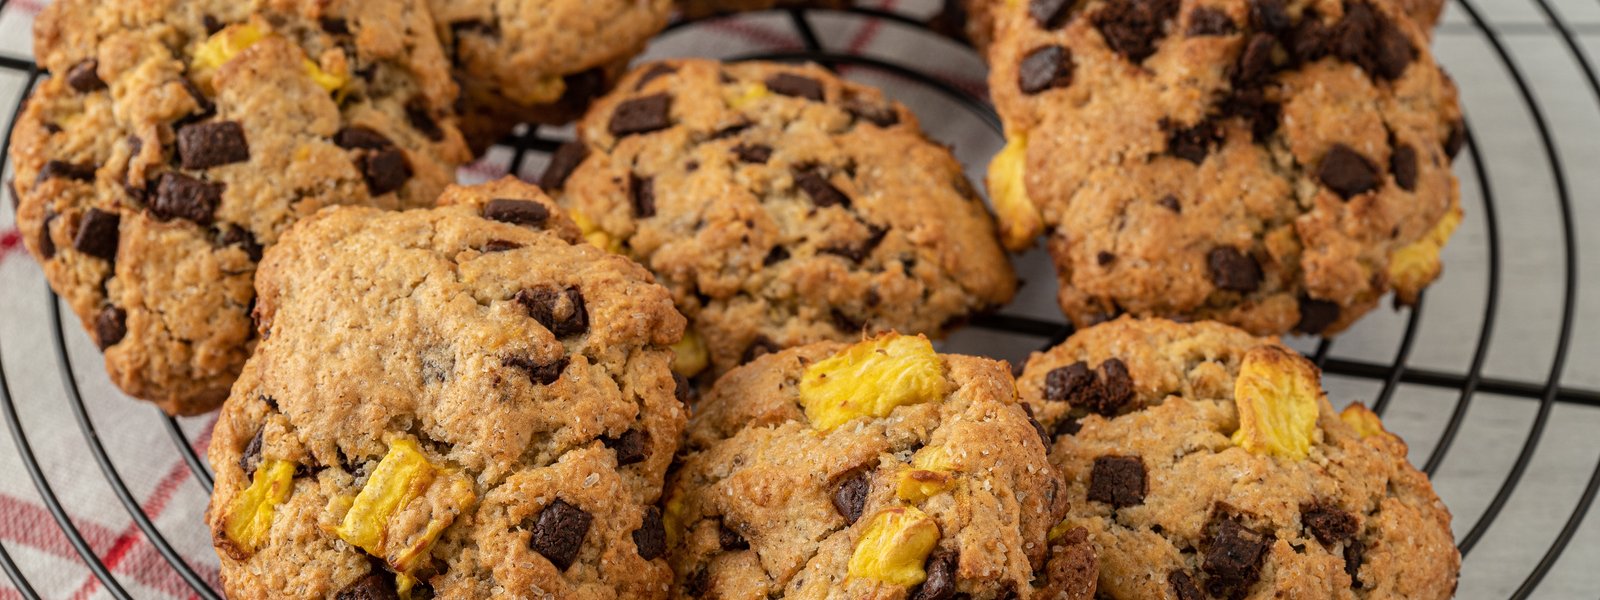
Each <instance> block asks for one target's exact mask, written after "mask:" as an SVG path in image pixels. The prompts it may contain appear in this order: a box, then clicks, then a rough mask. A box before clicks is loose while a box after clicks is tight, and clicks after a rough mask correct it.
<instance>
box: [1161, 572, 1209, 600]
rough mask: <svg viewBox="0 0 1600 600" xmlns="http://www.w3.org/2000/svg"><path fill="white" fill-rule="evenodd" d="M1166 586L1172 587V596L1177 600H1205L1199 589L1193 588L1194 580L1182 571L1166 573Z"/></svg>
mask: <svg viewBox="0 0 1600 600" xmlns="http://www.w3.org/2000/svg"><path fill="white" fill-rule="evenodd" d="M1167 584H1168V585H1171V586H1172V595H1173V596H1176V597H1177V600H1206V597H1205V596H1202V595H1200V588H1197V587H1195V585H1194V578H1192V577H1190V576H1189V574H1188V573H1186V572H1184V571H1182V570H1177V571H1173V572H1171V573H1168V574H1167Z"/></svg>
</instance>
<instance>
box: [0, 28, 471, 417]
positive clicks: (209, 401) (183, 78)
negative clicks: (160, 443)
mask: <svg viewBox="0 0 1600 600" xmlns="http://www.w3.org/2000/svg"><path fill="white" fill-rule="evenodd" d="M258 4H260V6H259V7H253V6H252V5H251V4H250V3H243V2H222V1H218V0H207V1H194V2H174V1H172V0H166V1H162V0H115V1H110V2H91V1H88V0H62V1H60V2H56V3H54V4H52V5H50V6H49V7H48V8H47V9H45V11H44V12H43V13H42V14H40V16H39V19H38V21H37V23H35V40H34V41H35V50H34V51H35V53H36V55H37V56H38V57H39V60H40V64H41V65H42V66H43V67H45V68H47V69H49V70H50V71H51V72H52V73H53V74H54V76H53V77H51V78H50V79H48V80H46V81H45V82H44V83H42V84H41V85H40V86H39V87H38V88H37V89H36V90H34V93H33V96H32V97H31V98H30V99H29V101H28V106H27V109H26V110H25V111H24V112H23V113H22V115H21V116H20V117H19V118H18V121H17V125H16V129H15V132H14V133H15V137H14V138H13V141H12V145H11V151H12V156H13V157H14V159H15V166H16V192H17V194H18V196H19V197H20V200H21V204H20V207H19V210H18V226H19V227H20V229H21V231H22V234H23V237H24V239H25V240H26V242H27V246H28V249H29V250H30V251H31V252H32V253H33V255H34V257H36V258H37V259H38V260H39V262H40V263H41V265H42V266H43V269H44V272H45V275H46V277H47V278H48V279H49V281H50V285H51V287H52V288H53V289H55V291H56V292H57V293H58V294H60V295H61V296H62V297H63V298H64V299H65V300H66V301H67V304H68V305H69V306H71V307H72V310H73V311H74V312H75V313H77V315H78V317H79V318H80V319H81V320H82V321H83V325H84V327H85V328H86V329H88V330H89V331H90V332H91V333H92V334H93V335H94V338H95V340H96V341H97V342H98V343H99V345H100V346H101V347H102V348H103V349H104V350H105V358H106V369H107V371H109V373H110V375H111V380H112V381H113V382H115V383H116V384H117V386H118V387H121V388H122V389H123V390H124V391H126V392H127V393H128V394H130V395H132V396H135V397H138V398H143V399H146V400H150V401H153V402H155V403H157V404H159V405H160V406H161V408H162V409H163V410H166V411H167V412H169V413H174V414H196V413H201V412H205V411H209V410H212V409H214V408H216V407H217V405H218V404H220V403H221V402H222V400H223V398H225V397H226V396H227V394H228V386H229V385H230V384H231V383H233V380H234V377H236V376H237V375H238V373H239V369H240V368H241V367H242V366H243V365H244V361H245V358H246V357H247V356H249V352H250V348H251V346H252V345H253V343H254V342H253V340H252V336H251V332H250V329H251V327H250V316H249V312H250V306H251V304H252V302H253V301H254V293H253V292H252V290H251V287H250V286H251V278H252V277H253V275H254V273H255V268H256V261H258V260H260V258H261V251H262V248H263V247H267V246H271V245H272V244H273V243H275V242H276V241H277V239H278V236H279V235H280V234H282V233H283V231H284V230H285V229H287V228H288V227H289V226H290V225H292V224H293V223H294V222H295V220H297V219H299V218H301V217H305V216H308V215H311V214H312V213H315V212H316V211H317V210H318V209H320V208H322V207H325V206H330V205H335V204H356V205H366V206H376V207H382V208H402V207H413V206H426V205H430V204H431V203H432V202H433V200H434V198H435V197H437V196H438V194H439V192H440V190H442V189H443V188H444V186H445V185H446V184H448V183H449V182H450V181H451V180H452V179H453V177H454V175H455V167H456V165H458V164H460V163H461V162H462V161H465V160H466V159H467V158H468V156H467V150H466V147H465V145H464V144H463V143H462V139H461V134H460V133H459V132H458V131H457V130H456V127H455V124H454V119H453V117H451V116H450V114H451V112H450V110H451V109H450V106H451V104H452V103H453V102H454V101H455V98H456V86H455V84H454V83H452V82H451V81H450V76H449V72H448V64H447V63H446V62H445V60H444V56H443V53H442V52H441V51H440V49H439V45H438V43H437V41H436V40H435V39H434V38H433V35H432V30H433V22H432V20H431V18H430V17H429V16H428V12H427V10H426V8H425V7H423V6H421V5H420V4H418V3H417V2H412V1H410V0H381V1H378V2H349V1H343V0H339V1H327V0H316V1H312V0H304V1H282V2H274V3H271V4H267V3H258Z"/></svg>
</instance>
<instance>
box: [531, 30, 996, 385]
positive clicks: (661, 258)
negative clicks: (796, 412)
mask: <svg viewBox="0 0 1600 600" xmlns="http://www.w3.org/2000/svg"><path fill="white" fill-rule="evenodd" d="M579 138H580V141H579V142H577V143H574V144H570V145H568V146H567V147H564V148H563V149H562V150H561V151H559V152H557V153H556V156H555V159H554V161H553V163H552V165H551V167H550V169H549V170H548V171H547V172H546V173H545V176H544V178H543V181H542V183H543V185H544V187H545V188H546V189H557V188H559V189H560V194H559V196H558V201H560V202H561V204H562V206H564V207H566V208H568V209H569V210H570V211H571V212H572V214H573V215H574V217H575V218H577V219H578V220H579V224H580V225H581V226H583V227H584V230H585V233H586V235H588V236H589V238H590V239H591V241H593V242H594V243H596V244H598V245H600V246H602V247H606V248H608V249H611V250H613V251H617V252H620V253H623V254H625V255H627V256H629V257H631V258H633V259H635V260H638V261H639V262H640V263H641V264H643V265H645V266H646V267H648V268H649V269H650V270H651V271H652V272H654V273H655V274H656V277H658V278H659V279H660V280H661V282H662V284H663V285H666V286H667V288H668V289H671V290H672V291H673V295H674V298H675V299H676V301H677V303H678V308H679V310H681V311H683V313H684V314H685V315H686V316H688V317H689V319H690V322H691V323H692V324H693V328H694V329H695V331H696V333H697V337H698V338H699V339H701V340H703V342H704V345H705V349H706V351H707V352H708V354H709V362H710V365H711V372H713V373H721V372H725V371H726V370H727V369H729V368H731V367H733V366H735V365H738V364H740V363H743V362H746V361H748V360H749V359H750V358H753V357H754V356H757V355H759V354H760V353H762V352H767V351H770V350H775V349H779V348H785V347H790V346H795V345H800V344H805V343H810V342H816V341H822V340H838V341H847V340H852V339H859V338H860V336H861V333H862V331H863V330H864V329H865V330H874V331H877V330H891V329H893V330H898V331H903V332H921V333H928V334H930V335H933V334H938V333H940V332H942V331H944V330H945V329H946V328H948V327H951V326H953V325H954V324H955V323H957V322H959V321H960V320H961V319H963V318H965V317H966V316H968V315H970V314H973V313H976V312H979V311H983V310H987V309H989V308H992V307H995V306H999V305H1001V304H1004V303H1005V302H1007V301H1009V300H1010V299H1011V297H1012V295H1013V293H1014V292H1015V289H1016V280H1015V276H1014V275H1013V273H1012V270H1011V265H1010V262H1009V261H1008V260H1007V257H1006V256H1005V254H1004V252H1003V251H1002V250H1001V247H1000V245H999V242H998V241H997V239H996V237H995V230H994V223H993V221H992V219H991V218H990V216H989V213H988V211H987V209H986V208H985V206H984V204H983V202H982V201H981V200H980V199H979V198H978V197H977V195H976V194H975V193H974V192H973V190H972V188H971V186H970V185H969V184H968V182H967V180H966V178H965V176H964V175H963V174H962V171H961V166H960V165H959V164H958V163H957V162H956V160H955V158H954V157H953V156H952V155H951V154H950V151H949V150H948V149H946V148H944V147H942V146H939V145H937V144H935V143H933V142H931V141H929V140H928V139H927V138H926V137H924V135H923V134H922V132H921V131H920V129H919V128H918V125H917V121H916V118H915V117H914V116H913V115H912V114H911V112H910V111H909V110H907V109H906V108H905V107H903V106H901V105H899V104H897V103H894V102H891V101H889V100H887V99H885V98H884V97H883V96H882V94H881V93H880V92H878V91H877V90H874V89H871V88H868V87H866V86H862V85H858V84H853V83H848V82H845V81H842V80H840V79H838V78H837V77H835V76H833V75H832V74H830V73H828V72H826V71H824V70H822V69H821V68H818V67H815V66H782V65H774V64H769V63H742V64H727V65H724V64H721V63H717V62H714V61H704V60H685V61H669V62H662V63H655V64H649V65H644V66H641V67H640V68H639V69H637V70H635V71H634V72H633V73H631V74H629V75H628V76H627V77H625V78H624V79H623V81H622V83H621V85H620V86H619V87H618V91H616V92H615V93H613V94H611V95H610V96H607V97H606V98H604V99H602V100H601V101H600V102H598V103H597V104H596V105H595V108H594V109H593V110H592V111H591V112H590V114H589V115H587V116H586V117H585V118H584V120H583V121H582V122H581V124H580V134H579Z"/></svg>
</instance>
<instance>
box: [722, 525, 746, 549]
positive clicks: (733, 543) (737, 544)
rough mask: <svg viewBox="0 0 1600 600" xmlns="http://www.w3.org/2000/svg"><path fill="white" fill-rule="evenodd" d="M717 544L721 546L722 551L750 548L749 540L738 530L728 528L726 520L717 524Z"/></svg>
mask: <svg viewBox="0 0 1600 600" xmlns="http://www.w3.org/2000/svg"><path fill="white" fill-rule="evenodd" d="M717 544H718V545H720V546H722V550H723V551H724V552H732V551H734V550H749V549H750V542H749V541H746V540H745V539H744V536H742V535H739V532H737V531H734V530H732V529H729V528H728V525H727V523H726V522H724V523H720V524H718V525H717Z"/></svg>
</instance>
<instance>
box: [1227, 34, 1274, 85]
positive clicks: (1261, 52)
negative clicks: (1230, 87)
mask: <svg viewBox="0 0 1600 600" xmlns="http://www.w3.org/2000/svg"><path fill="white" fill-rule="evenodd" d="M1277 46H1278V41H1277V40H1276V39H1274V38H1273V37H1272V36H1270V35H1267V34H1265V33H1257V34H1255V35H1252V36H1250V41H1249V42H1246V43H1245V46H1244V52H1241V53H1240V54H1239V66H1238V67H1237V68H1236V69H1234V72H1233V81H1234V83H1235V84H1236V85H1238V86H1239V87H1241V88H1247V87H1256V86H1260V85H1261V84H1262V83H1265V81H1266V79H1267V76H1268V75H1271V74H1272V67H1273V64H1272V50H1273V48H1276V47H1277Z"/></svg>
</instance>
